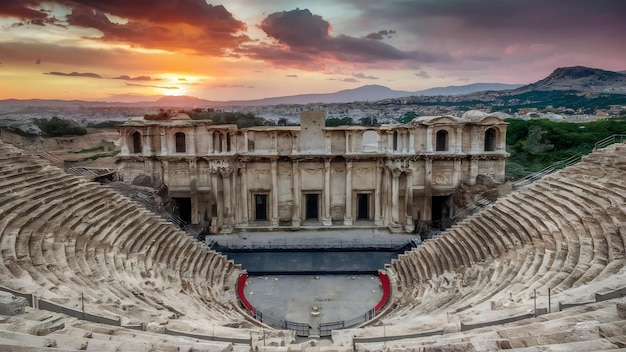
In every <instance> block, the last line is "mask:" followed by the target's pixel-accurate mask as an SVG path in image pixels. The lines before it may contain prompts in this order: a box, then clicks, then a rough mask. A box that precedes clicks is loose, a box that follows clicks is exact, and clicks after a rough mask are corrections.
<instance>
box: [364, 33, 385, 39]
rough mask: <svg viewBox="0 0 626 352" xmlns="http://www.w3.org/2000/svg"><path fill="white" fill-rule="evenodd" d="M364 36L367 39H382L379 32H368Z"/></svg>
mask: <svg viewBox="0 0 626 352" xmlns="http://www.w3.org/2000/svg"><path fill="white" fill-rule="evenodd" d="M365 38H367V39H374V40H382V39H383V35H382V34H380V33H370V34H368V35H366V36H365Z"/></svg>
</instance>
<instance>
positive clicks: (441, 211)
mask: <svg viewBox="0 0 626 352" xmlns="http://www.w3.org/2000/svg"><path fill="white" fill-rule="evenodd" d="M450 198H451V197H450V196H433V198H432V208H431V209H432V224H433V226H434V227H436V228H439V229H441V230H443V229H446V228H447V227H449V225H450Z"/></svg>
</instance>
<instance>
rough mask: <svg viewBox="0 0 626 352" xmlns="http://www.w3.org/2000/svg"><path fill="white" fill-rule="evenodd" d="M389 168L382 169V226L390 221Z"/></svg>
mask: <svg viewBox="0 0 626 352" xmlns="http://www.w3.org/2000/svg"><path fill="white" fill-rule="evenodd" d="M389 175H390V173H389V167H387V166H385V167H384V168H383V179H382V189H383V192H382V201H383V204H382V207H383V209H382V214H383V225H384V226H387V225H389V222H390V220H391V177H390V176H389Z"/></svg>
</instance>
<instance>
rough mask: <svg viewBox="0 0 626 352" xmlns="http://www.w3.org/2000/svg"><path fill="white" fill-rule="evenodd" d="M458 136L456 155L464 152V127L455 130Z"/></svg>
mask: <svg viewBox="0 0 626 352" xmlns="http://www.w3.org/2000/svg"><path fill="white" fill-rule="evenodd" d="M454 131H455V134H456V142H455V143H456V145H455V148H454V151H455V153H462V152H463V127H461V126H458V127H457V128H456V129H455V130H454Z"/></svg>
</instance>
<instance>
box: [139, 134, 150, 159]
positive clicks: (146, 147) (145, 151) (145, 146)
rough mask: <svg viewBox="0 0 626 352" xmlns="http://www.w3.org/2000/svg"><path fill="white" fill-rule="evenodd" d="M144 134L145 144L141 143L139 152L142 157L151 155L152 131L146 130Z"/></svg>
mask: <svg viewBox="0 0 626 352" xmlns="http://www.w3.org/2000/svg"><path fill="white" fill-rule="evenodd" d="M145 132H146V133H145V143H143V150H142V151H141V152H142V154H143V155H144V156H150V155H152V135H151V133H152V131H150V128H146V131H145Z"/></svg>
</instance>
